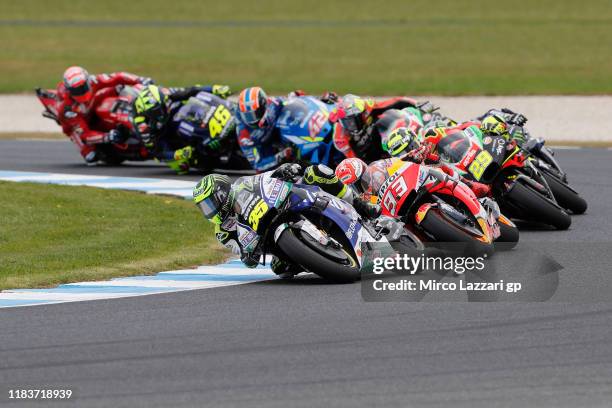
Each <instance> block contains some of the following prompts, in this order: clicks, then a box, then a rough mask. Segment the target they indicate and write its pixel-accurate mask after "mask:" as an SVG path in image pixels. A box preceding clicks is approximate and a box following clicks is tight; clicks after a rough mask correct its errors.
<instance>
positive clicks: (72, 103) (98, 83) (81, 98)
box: [57, 66, 152, 163]
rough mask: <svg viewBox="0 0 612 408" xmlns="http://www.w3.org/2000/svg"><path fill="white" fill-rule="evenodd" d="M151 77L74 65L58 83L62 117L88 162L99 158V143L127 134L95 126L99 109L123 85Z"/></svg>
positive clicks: (59, 117)
mask: <svg viewBox="0 0 612 408" xmlns="http://www.w3.org/2000/svg"><path fill="white" fill-rule="evenodd" d="M151 82H152V80H151V79H150V78H145V77H139V76H136V75H133V74H130V73H127V72H116V73H111V74H99V75H90V74H89V73H88V72H87V71H86V70H85V69H84V68H81V67H76V66H74V67H70V68H68V69H67V70H66V71H65V72H64V79H63V81H62V82H61V83H60V84H58V87H57V95H58V99H59V106H58V109H57V113H58V120H59V123H60V125H61V126H62V130H63V132H64V133H65V134H66V135H67V136H68V137H69V138H70V139H71V140H72V141H73V142H74V143H75V144H76V145H77V146H78V148H79V152H80V153H81V156H83V158H84V159H85V161H86V162H87V163H94V162H96V161H98V160H99V157H98V155H97V153H96V145H98V144H102V143H121V141H122V140H123V138H124V135H123V134H122V132H121V131H120V130H119V129H108V128H104V127H102V128H100V127H96V126H92V119H94V118H93V117H92V115H93V112H94V111H95V108H96V107H97V106H98V105H99V103H100V102H101V101H102V100H104V99H105V98H107V97H110V96H117V95H118V94H117V92H118V89H117V87H118V86H119V85H124V86H125V85H128V86H129V85H137V84H149V83H151Z"/></svg>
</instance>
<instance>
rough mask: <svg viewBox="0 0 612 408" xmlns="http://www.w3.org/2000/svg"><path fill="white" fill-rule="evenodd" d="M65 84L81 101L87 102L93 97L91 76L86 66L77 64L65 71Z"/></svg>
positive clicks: (74, 96) (77, 99)
mask: <svg viewBox="0 0 612 408" xmlns="http://www.w3.org/2000/svg"><path fill="white" fill-rule="evenodd" d="M64 86H65V87H66V90H67V91H68V93H69V94H70V96H71V97H72V98H73V99H74V100H75V101H77V102H79V103H87V102H89V100H90V99H91V77H90V76H89V73H88V72H87V71H86V70H85V68H81V67H76V66H75V67H70V68H68V69H67V70H66V71H64Z"/></svg>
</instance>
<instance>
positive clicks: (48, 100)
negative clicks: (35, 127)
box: [36, 85, 151, 165]
mask: <svg viewBox="0 0 612 408" xmlns="http://www.w3.org/2000/svg"><path fill="white" fill-rule="evenodd" d="M141 88H142V85H135V86H123V87H121V89H120V91H119V93H118V95H117V96H109V97H107V98H104V99H103V100H102V101H101V102H100V103H99V104H98V106H97V107H96V109H95V111H94V112H93V113H92V115H91V119H90V122H91V123H90V127H91V128H92V129H96V130H99V131H101V132H108V131H110V130H112V129H121V131H122V132H124V134H125V140H124V141H123V142H122V143H114V144H99V145H97V146H96V152H97V153H98V154H99V155H100V157H101V159H102V161H104V162H106V163H108V164H113V165H117V164H120V163H122V162H123V161H125V160H131V161H144V160H149V159H151V157H150V156H149V154H148V151H147V149H146V148H145V146H144V144H143V143H142V140H141V139H140V137H138V136H137V135H136V134H135V132H133V125H132V123H131V121H130V118H131V116H132V101H133V100H134V99H135V98H136V97H137V96H138V92H139V91H140V89H141ZM36 96H37V97H38V99H39V100H40V102H41V103H42V105H43V106H44V108H45V111H44V112H43V114H42V115H43V116H44V117H46V118H49V119H51V120H54V121H55V122H56V123H57V124H58V125H60V121H59V115H58V108H59V105H60V104H61V101H60V100H59V97H58V95H57V91H56V90H55V89H41V88H37V89H36Z"/></svg>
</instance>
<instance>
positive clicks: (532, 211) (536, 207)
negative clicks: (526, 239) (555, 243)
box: [502, 182, 572, 230]
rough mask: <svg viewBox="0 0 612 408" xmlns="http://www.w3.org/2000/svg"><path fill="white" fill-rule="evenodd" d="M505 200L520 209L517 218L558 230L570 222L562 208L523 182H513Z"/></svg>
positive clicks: (564, 227)
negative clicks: (550, 226)
mask: <svg viewBox="0 0 612 408" xmlns="http://www.w3.org/2000/svg"><path fill="white" fill-rule="evenodd" d="M505 200H508V201H509V202H510V203H511V204H512V205H513V207H515V208H518V209H520V213H521V214H520V215H518V217H519V218H524V219H527V220H531V221H536V222H541V223H544V224H548V225H552V226H553V227H555V228H557V229H559V230H566V229H568V228H569V227H570V225H571V224H572V219H571V218H570V216H569V215H568V214H567V213H566V212H565V211H563V209H561V208H559V207H558V206H556V205H555V204H554V203H552V202H551V201H550V200H548V199H547V198H546V197H544V196H543V195H542V194H540V193H538V192H537V191H535V190H534V189H532V188H531V187H529V186H527V185H525V184H523V183H520V182H517V183H514V185H513V186H512V188H511V190H510V191H509V192H508V194H507V195H506V197H505ZM502 202H503V200H502Z"/></svg>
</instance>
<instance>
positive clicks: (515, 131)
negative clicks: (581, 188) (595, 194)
mask: <svg viewBox="0 0 612 408" xmlns="http://www.w3.org/2000/svg"><path fill="white" fill-rule="evenodd" d="M509 133H510V134H511V135H512V136H513V137H515V138H517V139H518V140H522V143H521V145H520V147H521V148H522V149H523V150H525V151H526V152H528V153H529V155H530V160H532V162H533V164H534V166H535V167H537V168H538V170H540V172H541V173H542V175H543V176H544V178H545V179H546V182H547V183H548V186H549V187H550V189H551V190H552V192H553V194H554V196H555V199H556V200H557V203H558V204H559V205H560V206H561V207H563V208H565V209H566V210H569V211H571V212H572V213H573V214H583V213H584V212H585V211H586V210H587V202H586V200H585V199H584V198H582V197H580V194H578V192H577V191H576V190H574V189H573V188H572V187H571V186H570V185H569V183H568V181H567V173H566V172H565V171H563V169H562V168H561V166H560V165H559V162H558V161H557V160H556V159H555V156H554V151H553V150H552V149H550V148H549V147H547V146H545V142H544V140H543V139H541V138H534V137H532V136H531V135H530V134H529V132H527V131H526V129H525V128H523V127H519V126H511V127H510V129H509Z"/></svg>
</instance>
